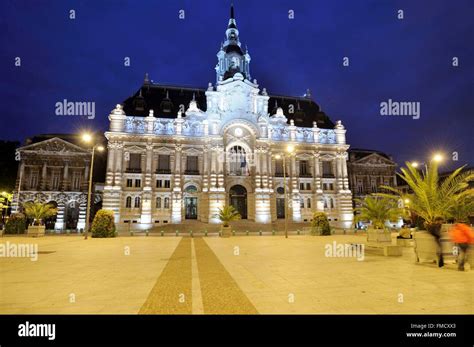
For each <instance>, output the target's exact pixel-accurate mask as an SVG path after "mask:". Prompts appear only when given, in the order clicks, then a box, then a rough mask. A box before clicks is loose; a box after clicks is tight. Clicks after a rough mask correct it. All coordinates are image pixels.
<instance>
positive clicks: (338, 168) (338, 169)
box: [336, 153, 344, 191]
mask: <svg viewBox="0 0 474 347" xmlns="http://www.w3.org/2000/svg"><path fill="white" fill-rule="evenodd" d="M341 159H342V156H341V153H337V156H336V184H337V190H338V191H340V190H343V189H344V187H343V177H342V160H341Z"/></svg>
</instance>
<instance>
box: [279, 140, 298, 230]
mask: <svg viewBox="0 0 474 347" xmlns="http://www.w3.org/2000/svg"><path fill="white" fill-rule="evenodd" d="M294 150H295V147H294V146H293V145H288V147H287V148H286V151H287V152H288V153H289V154H292V153H293V151H294ZM285 158H286V155H285V154H284V153H283V154H277V155H276V156H275V159H277V160H279V159H282V160H283V195H284V196H285V200H284V202H285V206H284V207H285V238H286V239H287V238H288V203H289V201H288V196H287V189H286V160H285Z"/></svg>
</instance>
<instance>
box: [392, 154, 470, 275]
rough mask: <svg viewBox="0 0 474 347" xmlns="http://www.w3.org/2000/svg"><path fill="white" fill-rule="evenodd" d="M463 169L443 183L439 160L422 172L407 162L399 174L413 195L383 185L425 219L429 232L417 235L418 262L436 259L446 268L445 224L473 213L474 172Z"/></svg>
mask: <svg viewBox="0 0 474 347" xmlns="http://www.w3.org/2000/svg"><path fill="white" fill-rule="evenodd" d="M463 168H464V167H460V168H458V169H456V170H454V171H453V173H451V174H450V175H449V176H448V177H446V178H444V179H443V180H440V178H439V175H438V164H437V162H436V161H432V162H431V163H430V164H429V165H426V166H425V169H424V170H421V172H420V171H419V170H418V169H417V168H415V167H414V166H413V165H412V164H410V163H406V168H402V169H401V171H402V173H401V174H398V175H399V176H400V177H401V178H402V179H403V180H404V181H405V182H406V183H407V184H408V186H409V187H410V189H411V191H412V192H413V193H411V194H404V193H403V191H402V190H401V189H398V188H395V187H386V186H383V188H384V189H386V190H388V191H390V192H392V193H394V194H393V195H391V196H392V197H396V198H398V199H400V198H402V199H403V200H404V201H405V200H406V201H409V203H408V206H407V208H408V210H409V211H410V212H411V213H412V214H414V215H416V216H417V217H418V218H420V219H421V220H423V225H422V226H423V228H424V229H425V230H426V231H416V232H415V234H414V240H415V252H416V256H417V259H418V260H420V258H425V259H430V260H433V259H434V260H436V261H437V262H438V264H439V266H440V267H441V266H443V264H444V261H443V255H442V253H443V252H442V248H441V247H442V243H441V239H443V238H448V237H449V236H448V235H447V233H446V232H444V229H445V228H442V226H443V225H442V223H443V222H445V221H447V220H448V219H457V218H462V217H463V216H466V215H469V214H472V213H473V212H474V211H473V207H474V206H473V202H472V199H473V197H474V189H472V188H469V182H471V181H473V180H474V172H473V171H464V172H463ZM387 196H388V194H387Z"/></svg>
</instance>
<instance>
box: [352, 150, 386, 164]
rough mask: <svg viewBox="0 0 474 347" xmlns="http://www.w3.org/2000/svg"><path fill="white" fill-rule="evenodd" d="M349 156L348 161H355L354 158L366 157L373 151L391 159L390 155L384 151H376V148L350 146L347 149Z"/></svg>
mask: <svg viewBox="0 0 474 347" xmlns="http://www.w3.org/2000/svg"><path fill="white" fill-rule="evenodd" d="M348 152H349V158H350V161H355V160H359V159H362V158H364V157H367V156H368V155H371V154H373V153H376V154H378V155H380V156H382V157H384V158H386V159H388V160H391V161H393V158H392V157H391V156H389V155H388V154H386V153H384V152H381V151H376V150H373V149H363V148H350V149H349V151H348Z"/></svg>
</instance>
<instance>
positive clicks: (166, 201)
mask: <svg viewBox="0 0 474 347" xmlns="http://www.w3.org/2000/svg"><path fill="white" fill-rule="evenodd" d="M164 207H165V209H168V208H170V198H165V206H164Z"/></svg>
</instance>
